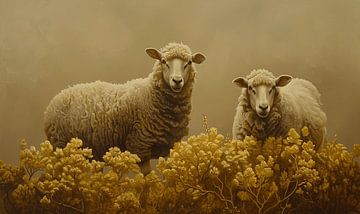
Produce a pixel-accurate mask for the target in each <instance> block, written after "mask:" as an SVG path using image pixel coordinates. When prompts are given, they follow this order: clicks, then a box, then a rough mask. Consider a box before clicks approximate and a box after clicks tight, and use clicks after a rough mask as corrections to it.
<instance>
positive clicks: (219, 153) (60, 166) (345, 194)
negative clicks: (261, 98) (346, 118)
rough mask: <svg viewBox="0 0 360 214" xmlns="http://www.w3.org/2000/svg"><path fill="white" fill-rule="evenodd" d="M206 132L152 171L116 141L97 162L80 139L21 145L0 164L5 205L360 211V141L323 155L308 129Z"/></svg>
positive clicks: (52, 209) (47, 209) (84, 209)
mask: <svg viewBox="0 0 360 214" xmlns="http://www.w3.org/2000/svg"><path fill="white" fill-rule="evenodd" d="M205 128H206V131H205V133H202V134H200V135H197V136H190V137H189V138H188V139H187V141H183V142H179V143H176V144H175V146H174V148H173V149H172V150H171V152H170V155H169V157H168V158H166V159H165V158H160V159H159V161H158V165H157V170H156V172H155V171H152V172H151V173H150V174H148V175H147V176H145V177H144V176H143V174H142V173H141V172H140V170H139V167H138V165H137V163H138V162H140V159H139V158H138V157H137V156H136V155H134V154H130V153H129V152H121V151H120V149H118V148H116V147H115V148H111V149H110V150H109V151H108V152H107V153H106V154H105V155H104V157H103V161H95V160H91V158H92V154H91V149H87V148H82V142H81V140H79V139H72V140H71V142H69V143H68V144H67V146H66V147H65V148H63V149H60V148H56V149H54V148H53V147H52V145H51V144H50V142H48V141H46V142H44V143H42V144H41V145H40V148H39V149H38V150H37V149H36V148H34V147H30V148H27V146H26V143H25V142H21V150H20V164H19V166H11V165H8V164H4V163H3V162H1V161H0V190H1V192H2V195H3V198H4V200H2V201H1V204H3V205H4V207H5V210H6V211H7V212H8V213H30V212H36V213H293V212H295V213H297V212H300V213H351V212H354V213H355V212H360V207H359V205H360V166H359V162H358V160H357V159H358V158H359V156H360V145H359V144H355V145H354V148H353V151H352V152H350V151H348V150H347V148H346V147H345V146H344V145H342V144H339V143H337V142H331V143H327V144H325V145H324V146H323V147H322V148H321V149H320V151H318V152H316V151H315V150H314V144H313V143H312V142H311V141H307V140H306V136H307V135H308V134H309V131H308V129H307V128H306V127H305V128H303V129H302V130H301V133H300V134H299V133H297V132H296V131H295V130H293V129H291V130H290V131H289V134H288V136H287V137H286V138H284V139H280V138H273V137H269V138H268V139H267V140H266V141H265V142H263V143H262V142H258V141H256V140H255V139H254V138H252V137H246V138H245V139H244V140H243V141H240V140H230V139H227V138H225V137H224V136H223V135H221V134H219V133H218V132H217V130H216V129H215V128H208V127H207V126H206V127H205Z"/></svg>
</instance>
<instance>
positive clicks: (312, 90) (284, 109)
mask: <svg viewBox="0 0 360 214" xmlns="http://www.w3.org/2000/svg"><path fill="white" fill-rule="evenodd" d="M246 79H247V80H248V81H249V84H251V85H252V86H253V87H256V86H258V85H261V84H263V85H274V84H275V83H274V82H275V76H274V75H273V74H272V73H271V72H269V71H267V70H264V69H260V70H254V71H252V72H251V74H250V75H248V76H247V77H246ZM248 92H249V90H248V88H243V89H242V92H241V95H240V97H239V104H238V106H237V108H236V114H235V117H234V123H233V138H234V139H244V138H245V136H250V135H252V136H254V137H256V138H257V139H258V140H264V139H265V138H266V137H269V136H275V137H279V136H286V134H287V133H288V131H289V129H290V128H295V130H296V131H298V132H300V130H301V128H303V127H304V126H307V127H308V128H309V131H310V136H309V137H310V139H311V140H313V142H314V143H315V145H316V148H319V146H320V145H321V143H322V142H323V141H324V137H325V134H326V128H325V124H326V115H325V113H324V112H323V111H322V110H321V103H320V93H319V92H318V90H317V89H316V87H315V86H314V85H313V84H312V83H311V82H309V81H307V80H303V79H298V78H293V79H292V81H291V82H290V83H289V84H288V85H286V86H284V87H279V88H278V87H276V90H275V97H274V102H273V106H272V108H271V110H270V113H269V115H268V116H267V117H266V118H260V117H259V116H258V115H257V113H256V111H255V110H254V109H253V108H252V107H251V105H250V103H249V93H248Z"/></svg>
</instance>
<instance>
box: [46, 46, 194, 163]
mask: <svg viewBox="0 0 360 214" xmlns="http://www.w3.org/2000/svg"><path fill="white" fill-rule="evenodd" d="M161 50H162V51H163V55H164V56H165V57H167V58H170V57H179V58H183V59H185V58H188V57H189V56H191V51H190V48H189V47H188V46H186V45H183V44H177V43H170V44H168V45H167V46H165V47H164V48H163V49H161ZM189 72H191V73H190V77H189V80H188V81H187V82H186V83H185V85H184V87H183V90H182V91H181V92H180V93H175V92H173V91H172V90H171V88H170V87H169V86H168V85H167V84H166V83H165V81H164V79H163V76H162V66H161V63H160V62H159V61H158V60H157V61H156V62H155V64H154V67H153V72H152V73H150V74H149V76H148V77H147V78H143V79H135V80H131V81H128V82H127V83H125V84H112V83H106V82H101V81H96V82H93V83H85V84H77V85H75V86H73V87H70V88H68V89H65V90H63V91H61V92H60V93H59V94H58V95H57V96H55V97H54V98H53V100H52V101H51V102H50V104H49V106H48V107H47V109H46V111H45V117H44V118H45V120H44V121H45V133H46V135H47V137H48V139H49V140H50V142H52V143H53V144H54V145H55V146H59V147H64V146H65V145H66V143H67V142H69V140H70V139H71V138H73V137H78V138H80V139H82V140H83V141H84V146H85V147H90V148H92V149H93V154H94V158H95V159H101V158H102V156H103V155H104V154H105V153H106V152H107V150H108V149H109V148H110V147H113V146H117V147H119V148H120V149H121V150H128V151H130V152H131V153H134V154H137V155H138V156H139V157H140V158H141V159H142V161H144V160H145V161H146V160H149V159H151V158H158V157H159V156H166V155H168V154H169V150H170V148H172V147H173V144H174V142H177V141H180V140H181V138H182V137H183V136H185V135H187V134H188V124H189V120H190V119H189V114H190V112H191V93H192V89H193V83H194V79H195V73H196V72H195V66H194V65H192V66H191V69H190V71H189Z"/></svg>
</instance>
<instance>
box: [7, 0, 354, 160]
mask: <svg viewBox="0 0 360 214" xmlns="http://www.w3.org/2000/svg"><path fill="white" fill-rule="evenodd" d="M171 41H178V42H184V43H186V44H188V45H189V46H190V47H191V48H192V49H193V51H201V52H203V53H204V54H206V55H207V61H206V62H205V63H204V64H202V65H199V66H198V67H197V68H198V70H199V73H198V76H197V77H198V78H197V83H196V86H195V87H196V88H195V90H194V93H193V111H192V120H191V124H190V130H191V133H198V132H200V131H202V122H201V121H202V114H206V115H207V116H208V120H209V123H210V125H211V126H216V127H218V128H219V129H220V131H221V132H222V133H224V134H230V133H231V125H232V119H233V116H234V113H235V106H236V102H237V97H238V95H239V92H240V91H239V89H238V88H236V87H235V86H233V85H232V84H231V80H232V79H233V78H234V77H237V76H244V75H246V74H247V73H248V72H249V71H250V70H251V69H254V68H267V69H269V70H271V71H273V72H274V73H276V74H284V73H286V74H290V75H293V76H295V77H301V78H305V79H309V80H312V81H313V82H314V84H315V85H316V86H318V88H319V90H320V91H321V93H322V100H323V103H324V110H325V111H326V113H327V115H328V130H329V138H333V135H334V134H335V133H336V134H337V135H338V139H339V140H340V141H341V142H343V143H345V144H346V145H348V146H351V144H353V143H356V142H358V140H357V139H358V138H359V137H358V136H359V128H358V126H359V124H360V100H359V99H360V90H359V89H360V84H359V81H360V78H359V77H360V60H359V57H360V1H358V0H353V1H338V0H327V1H317V0H315V1H314V0H313V1H288V0H286V1H281V0H277V1H271V0H267V1H253V0H248V1H240V0H237V1H230V0H229V1H194V0H191V1H190V0H183V1H172V0H161V1H137V0H132V1H130V0H129V1H120V0H109V1H105V0H102V1H101V0H56V1H55V0H0V159H2V160H5V161H6V162H10V163H15V162H16V161H17V159H18V142H19V140H20V139H23V138H25V139H26V140H27V141H28V142H29V143H30V144H32V145H38V144H39V143H40V142H41V141H43V140H44V139H45V136H44V134H43V128H42V123H43V111H44V109H45V107H46V106H47V104H48V102H49V101H50V99H51V98H52V97H53V96H54V95H56V94H57V93H58V92H59V91H60V90H61V89H63V88H66V87H67V86H69V85H73V84H75V83H79V82H89V81H95V80H104V81H109V82H116V83H121V82H124V81H126V80H129V79H133V78H138V77H144V76H147V75H148V73H149V72H151V68H152V65H153V60H152V59H150V58H149V57H148V56H147V55H146V54H145V53H144V49H145V48H147V47H156V48H160V47H162V46H163V45H164V44H166V43H168V42H171Z"/></svg>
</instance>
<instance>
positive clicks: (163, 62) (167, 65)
mask: <svg viewBox="0 0 360 214" xmlns="http://www.w3.org/2000/svg"><path fill="white" fill-rule="evenodd" d="M161 63H162V64H165V65H166V67H168V68H170V66H169V64H167V62H166V60H165V59H162V60H161Z"/></svg>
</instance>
